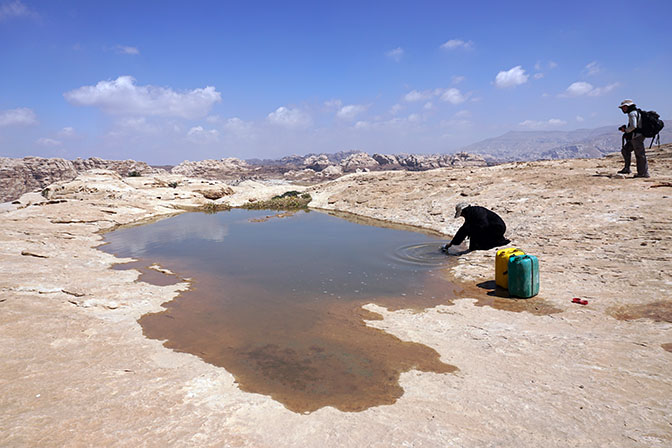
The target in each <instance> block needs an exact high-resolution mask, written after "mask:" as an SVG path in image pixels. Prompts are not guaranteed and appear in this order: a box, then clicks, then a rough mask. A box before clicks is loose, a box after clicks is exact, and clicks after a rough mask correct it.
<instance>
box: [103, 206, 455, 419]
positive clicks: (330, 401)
mask: <svg viewBox="0 0 672 448" xmlns="http://www.w3.org/2000/svg"><path fill="white" fill-rule="evenodd" d="M274 216H275V215H273V213H272V212H271V213H269V211H265V210H261V211H251V210H235V209H234V210H231V211H228V212H221V213H217V214H202V213H185V214H182V215H179V216H176V217H173V218H169V219H166V220H163V221H159V222H156V223H152V224H149V225H144V226H139V227H133V228H125V229H119V230H117V231H114V232H111V233H108V234H106V235H105V239H106V240H107V241H108V242H109V244H108V245H106V246H104V250H106V251H108V252H111V253H114V254H116V255H118V256H123V257H133V258H135V259H137V260H138V261H137V262H134V263H132V264H130V267H136V268H143V269H144V268H145V267H147V266H149V265H152V264H154V263H156V264H159V265H160V266H162V267H163V268H166V269H169V270H170V271H172V272H175V273H177V274H178V275H179V276H180V277H187V278H192V279H194V280H193V283H192V287H191V289H190V290H189V291H186V292H184V293H182V294H181V295H180V297H178V298H177V299H176V300H173V301H172V302H169V303H167V304H165V305H164V306H165V308H166V311H164V312H161V313H155V314H148V315H145V316H143V317H142V318H141V319H140V324H141V325H142V328H143V331H144V334H145V335H146V336H147V337H149V338H154V339H160V340H165V341H166V342H165V343H164V345H165V346H166V347H169V348H171V349H174V350H176V351H180V352H187V353H192V354H195V355H197V356H199V357H201V358H202V359H203V360H205V361H206V362H208V363H211V364H214V365H217V366H221V367H224V368H225V369H226V370H227V371H229V372H231V373H232V374H233V375H234V376H235V378H236V381H237V382H238V385H239V387H240V389H242V390H244V391H248V392H254V393H260V394H265V395H269V396H271V397H273V399H275V400H277V401H279V402H281V403H283V404H284V405H285V406H286V407H287V408H288V409H290V410H292V411H295V412H304V413H305V412H312V411H315V410H317V409H319V408H321V407H324V406H333V407H335V408H338V409H340V410H342V411H361V410H364V409H367V408H369V407H372V406H378V405H384V404H392V403H394V402H395V401H396V400H397V399H398V398H399V397H400V396H401V395H402V394H403V389H402V388H401V387H400V386H399V376H400V374H401V373H403V372H406V371H408V370H411V369H417V370H420V371H425V372H436V373H449V372H453V371H455V370H456V368H455V367H454V366H451V365H448V364H445V363H443V362H442V361H441V360H440V359H439V355H438V353H437V352H436V351H435V350H433V349H432V348H429V347H427V346H425V345H422V344H418V343H412V342H406V341H402V340H400V339H398V338H396V337H395V336H392V335H390V334H388V333H385V332H383V331H381V330H377V329H373V328H370V327H367V326H366V325H365V323H364V319H375V318H376V317H377V315H376V314H374V313H371V312H368V311H366V310H363V309H362V308H361V307H362V305H364V304H366V303H371V302H375V303H377V304H380V305H382V306H385V307H388V308H390V309H401V308H412V309H413V308H417V309H424V308H426V307H429V306H435V305H438V304H450V303H451V300H453V299H454V298H455V297H457V295H458V294H459V293H460V287H459V286H457V285H456V284H454V283H452V282H450V281H448V280H447V279H446V276H445V269H446V268H447V267H449V263H451V262H454V259H451V258H450V257H446V256H445V255H444V254H442V253H441V252H440V247H441V245H442V243H444V241H443V240H442V239H439V238H438V237H437V236H433V235H430V234H422V233H418V232H413V231H409V230H408V229H403V228H400V227H397V228H381V227H374V226H371V225H360V224H357V223H353V222H350V221H348V220H344V219H341V218H339V217H335V216H330V215H328V214H325V213H318V212H309V213H308V212H299V213H296V214H293V215H283V216H282V217H281V218H282V219H275V218H274ZM360 221H361V220H360ZM370 223H371V222H364V224H370ZM120 267H121V268H123V267H124V266H120ZM125 267H126V268H128V267H129V265H128V264H127V265H126V266H125ZM150 271H151V272H150ZM142 272H143V276H147V275H151V276H155V275H159V277H160V278H159V280H158V281H167V280H166V279H165V278H164V277H169V279H170V280H172V281H175V280H179V278H177V277H175V276H168V275H166V274H162V273H160V272H157V271H156V270H154V269H144V270H143V271H142ZM161 276H163V277H161ZM148 279H149V280H156V279H154V278H149V277H146V278H143V280H146V281H148Z"/></svg>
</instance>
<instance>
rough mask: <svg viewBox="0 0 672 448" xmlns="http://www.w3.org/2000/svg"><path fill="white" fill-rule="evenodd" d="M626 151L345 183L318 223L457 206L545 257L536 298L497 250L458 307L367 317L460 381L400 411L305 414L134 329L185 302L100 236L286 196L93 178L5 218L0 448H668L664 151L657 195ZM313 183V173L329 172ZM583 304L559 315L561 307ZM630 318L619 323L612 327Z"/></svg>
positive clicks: (655, 157) (327, 196) (667, 173)
mask: <svg viewBox="0 0 672 448" xmlns="http://www.w3.org/2000/svg"><path fill="white" fill-rule="evenodd" d="M620 164H621V161H620V158H619V157H618V156H614V157H607V158H603V159H593V160H563V161H546V162H521V163H511V164H505V165H498V166H490V167H485V166H480V167H479V166H477V167H452V168H440V169H436V170H430V171H422V172H421V171H412V172H411V171H380V172H374V171H372V172H361V173H352V174H348V175H345V176H343V177H341V178H339V179H336V180H333V181H329V182H325V183H321V184H318V185H315V186H312V187H308V188H307V189H306V188H303V187H294V186H292V187H291V188H292V189H296V188H299V189H300V190H304V189H305V190H306V191H308V192H310V193H311V195H312V196H313V198H314V200H313V202H312V203H311V206H314V207H318V208H323V209H333V210H342V211H348V212H352V213H356V214H358V215H361V216H368V217H375V218H381V219H385V220H388V221H391V222H397V223H405V224H410V225H415V226H420V227H423V228H428V229H434V230H438V231H441V232H444V233H445V234H446V236H447V238H448V237H449V236H450V235H452V234H453V233H454V232H455V230H456V229H457V228H458V227H459V225H460V223H461V222H460V221H461V220H454V219H452V214H453V209H454V205H455V203H456V202H462V201H467V202H471V203H475V204H479V205H483V206H486V207H489V208H491V209H493V210H495V211H497V212H498V213H499V214H500V215H501V216H502V217H503V218H504V220H505V221H506V223H507V226H508V233H507V235H508V237H509V238H511V239H512V244H513V245H515V246H517V247H520V248H521V249H523V250H525V251H526V252H528V253H532V254H535V255H537V256H539V258H540V260H541V279H542V280H541V291H540V294H539V296H538V297H536V298H533V299H529V300H515V299H507V298H499V297H497V295H496V293H497V291H495V290H494V287H493V286H492V278H493V276H494V273H493V270H494V268H493V265H494V259H493V258H494V251H479V252H473V253H467V254H464V255H462V256H460V257H458V258H456V263H455V266H454V267H453V268H450V269H447V270H446V272H445V273H444V275H445V276H447V277H448V278H454V279H456V280H459V281H461V282H463V283H462V285H463V288H464V292H463V293H462V295H461V297H462V298H461V299H459V300H456V301H455V302H454V304H453V305H442V306H438V307H435V308H432V309H427V310H423V311H419V310H398V311H392V310H387V309H385V308H382V307H380V306H378V305H375V304H371V305H367V309H369V310H370V311H374V312H376V313H379V314H380V315H381V316H382V317H383V319H382V320H374V321H367V325H370V326H372V327H376V328H380V329H382V330H384V331H386V332H389V333H391V334H393V335H395V336H397V337H399V338H400V339H402V340H407V341H415V342H419V343H422V344H425V345H427V346H430V347H432V348H434V349H435V350H436V351H437V352H438V353H439V354H440V355H441V359H442V360H443V361H444V362H446V363H450V364H452V365H455V366H457V367H458V368H459V371H458V372H457V373H455V374H431V373H423V372H418V371H410V372H407V373H405V374H403V375H402V377H401V386H402V387H403V389H404V395H403V396H402V397H401V398H400V399H399V400H398V401H397V402H396V403H395V404H393V405H390V406H379V407H374V408H370V409H367V410H366V411H363V412H359V413H343V412H340V411H337V410H336V409H334V408H322V409H320V410H318V411H316V412H313V413H311V414H308V415H301V414H296V413H293V412H290V411H288V410H287V409H285V408H284V407H283V406H282V405H280V404H278V403H277V402H275V401H273V400H272V399H271V398H269V397H267V396H262V395H255V394H248V393H244V392H242V391H240V390H239V389H238V387H237V385H236V383H235V379H234V378H233V377H232V376H231V375H230V374H229V373H228V372H227V371H225V370H224V369H221V368H217V367H214V366H212V365H209V364H206V363H204V362H203V361H201V360H200V359H199V358H197V357H195V356H192V355H189V354H184V353H177V352H173V351H170V350H168V349H166V348H164V347H163V346H162V345H161V342H160V341H156V340H149V339H146V338H145V337H144V336H143V334H142V330H141V328H140V326H139V325H138V323H137V319H138V318H139V317H140V316H141V315H143V314H145V313H148V312H154V311H156V310H159V309H160V308H161V304H162V303H164V302H166V301H168V300H170V299H172V298H173V297H175V296H176V295H177V294H178V293H179V291H181V290H183V289H185V288H187V287H188V286H189V284H188V283H187V282H181V283H178V284H176V285H171V286H155V285H151V284H148V283H144V282H142V281H137V279H138V275H139V274H138V272H137V271H133V270H131V271H118V270H112V269H110V267H111V265H112V264H113V263H117V262H120V261H130V260H120V259H116V258H115V257H113V256H112V255H109V254H106V253H104V252H101V251H99V250H97V249H96V248H95V247H96V246H97V245H99V244H101V242H102V241H101V240H102V237H101V235H100V233H99V232H100V231H105V230H110V229H112V228H114V227H116V226H120V225H129V224H132V223H138V222H144V221H148V220H152V219H158V218H161V217H166V216H170V215H172V214H175V213H181V212H183V211H184V210H188V209H190V208H192V209H193V208H194V207H202V206H203V205H205V204H208V203H210V202H212V201H210V200H208V199H207V198H205V197H204V195H203V193H202V192H199V191H201V190H203V189H204V188H207V189H210V188H213V189H220V190H219V191H227V192H228V190H227V188H230V189H231V192H232V193H231V194H226V195H225V196H222V197H221V198H220V199H217V200H216V201H214V202H215V203H218V204H229V205H232V206H236V205H241V204H243V203H245V202H249V201H250V200H263V199H267V198H268V197H270V196H272V195H274V194H278V193H281V192H283V191H285V190H287V189H288V188H289V186H287V185H277V186H268V185H263V184H260V183H257V182H253V181H249V180H247V181H243V182H240V183H239V184H238V185H226V184H225V183H223V182H220V181H213V180H206V179H195V178H189V177H185V176H181V175H177V174H156V175H151V176H143V177H130V178H129V177H122V176H119V175H118V174H116V173H114V172H110V171H101V170H97V171H90V172H87V173H84V174H80V175H79V176H78V178H77V179H75V180H74V181H69V182H65V181H64V182H58V183H57V184H55V185H52V186H49V189H48V191H49V194H48V195H47V196H48V197H44V196H43V195H40V194H26V195H24V196H23V197H22V198H21V199H20V200H19V201H18V203H17V204H10V205H7V204H5V206H4V208H3V212H2V213H0V226H2V228H3V232H2V233H0V260H1V261H0V267H1V269H0V291H1V294H0V341H2V342H0V357H1V359H2V360H3V361H2V362H0V385H1V387H2V391H3V393H2V394H0V408H1V409H2V410H3V412H2V413H0V427H1V428H3V431H2V432H0V445H2V446H18V447H23V446H91V445H96V446H107V445H128V446H138V445H147V446H231V447H252V446H254V447H293V446H329V447H331V446H333V447H340V446H371V447H389V446H418V447H449V446H454V447H482V446H499V447H539V446H544V447H567V446H573V447H585V448H589V447H590V448H592V447H596V446H614V447H626V448H628V447H647V448H649V447H660V448H663V447H668V446H670V445H671V444H672V429H671V428H670V425H669V416H670V414H671V413H672V392H671V391H672V378H671V377H670V365H671V362H672V353H671V352H670V351H668V349H666V348H665V347H669V346H670V343H672V323H671V321H672V312H671V310H672V306H671V305H670V303H671V302H672V275H671V274H670V272H669V260H670V255H669V254H670V251H671V250H672V225H671V224H672V216H671V215H670V204H671V202H670V201H672V145H668V146H664V147H662V148H661V149H659V150H656V151H652V152H651V153H650V169H651V173H652V178H650V179H633V178H631V177H627V178H626V177H624V176H620V175H615V174H614V173H615V172H616V171H617V170H618V169H619V168H620ZM325 169H326V168H325ZM577 296H578V297H582V298H584V299H587V300H588V301H589V304H588V305H586V306H581V305H576V304H573V303H571V298H572V297H577ZM617 317H619V318H620V319H625V320H619V319H617Z"/></svg>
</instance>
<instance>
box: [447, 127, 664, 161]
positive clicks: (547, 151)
mask: <svg viewBox="0 0 672 448" xmlns="http://www.w3.org/2000/svg"><path fill="white" fill-rule="evenodd" d="M617 128H618V125H613V126H603V127H599V128H594V129H577V130H574V131H510V132H507V133H506V134H503V135H500V136H499V137H494V138H489V139H486V140H482V141H480V142H476V143H473V144H471V145H468V146H464V147H462V148H460V149H459V151H462V152H467V153H470V154H480V155H482V156H489V157H487V158H490V157H492V158H493V159H495V160H496V161H497V162H507V161H519V160H540V159H569V158H582V157H588V158H589V157H602V156H603V155H605V154H608V153H611V152H615V151H620V150H621V136H622V134H621V132H620V131H618V130H617ZM670 142H672V121H671V120H666V121H665V127H664V128H663V130H662V132H661V133H660V143H661V144H663V143H670ZM645 143H646V146H647V148H648V145H649V143H650V139H646V142H645Z"/></svg>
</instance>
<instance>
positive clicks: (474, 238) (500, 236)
mask: <svg viewBox="0 0 672 448" xmlns="http://www.w3.org/2000/svg"><path fill="white" fill-rule="evenodd" d="M462 216H463V217H464V224H462V227H460V230H458V231H457V233H456V234H455V236H454V237H453V240H452V241H451V242H450V244H451V245H458V244H462V241H464V239H465V238H466V237H469V248H470V249H490V248H492V247H496V246H500V245H503V244H508V242H509V241H508V240H507V239H505V238H504V232H506V224H504V221H503V220H502V218H500V217H499V215H498V214H497V213H495V212H493V211H490V210H488V209H487V208H485V207H479V206H477V205H472V206H469V207H467V208H465V209H463V210H462Z"/></svg>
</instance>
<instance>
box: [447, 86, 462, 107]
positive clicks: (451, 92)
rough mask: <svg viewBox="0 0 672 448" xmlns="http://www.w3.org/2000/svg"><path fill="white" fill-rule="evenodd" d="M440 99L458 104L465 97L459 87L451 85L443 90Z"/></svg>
mask: <svg viewBox="0 0 672 448" xmlns="http://www.w3.org/2000/svg"><path fill="white" fill-rule="evenodd" d="M441 101H446V102H448V103H451V104H460V103H464V102H465V101H466V97H465V96H464V95H462V92H460V89H456V88H454V87H453V88H450V89H448V90H446V91H445V92H443V94H442V95H441Z"/></svg>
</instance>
